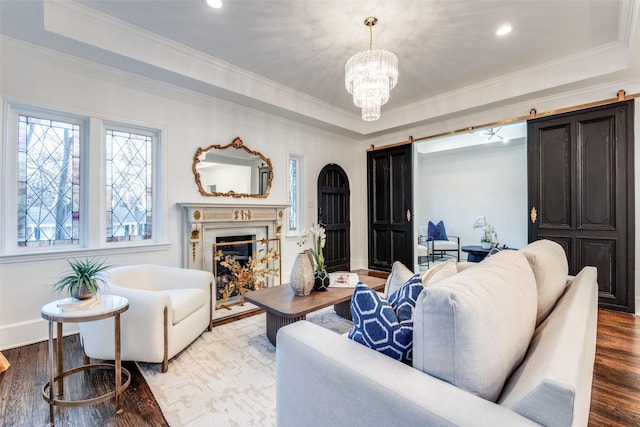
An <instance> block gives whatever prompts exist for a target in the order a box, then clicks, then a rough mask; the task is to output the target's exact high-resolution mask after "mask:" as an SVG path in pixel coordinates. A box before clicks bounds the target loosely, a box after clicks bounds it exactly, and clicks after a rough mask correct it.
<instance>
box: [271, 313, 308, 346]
mask: <svg viewBox="0 0 640 427" xmlns="http://www.w3.org/2000/svg"><path fill="white" fill-rule="evenodd" d="M306 318H307V316H306V315H304V314H303V315H302V316H300V317H280V316H278V315H276V314H273V313H269V312H267V338H269V342H270V343H271V344H273V345H276V335H277V334H278V330H279V329H280V328H282V327H283V326H287V325H290V324H292V323H295V322H297V321H299V320H305V319H306Z"/></svg>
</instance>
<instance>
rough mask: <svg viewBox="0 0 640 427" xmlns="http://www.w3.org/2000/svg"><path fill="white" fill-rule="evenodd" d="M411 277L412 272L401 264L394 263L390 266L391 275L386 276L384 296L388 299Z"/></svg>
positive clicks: (398, 262)
mask: <svg viewBox="0 0 640 427" xmlns="http://www.w3.org/2000/svg"><path fill="white" fill-rule="evenodd" d="M412 277H413V271H411V270H409V269H408V268H407V267H406V266H405V265H404V264H403V263H401V262H400V261H396V262H394V263H393V265H392V266H391V273H390V274H389V276H387V283H386V285H385V287H384V296H385V297H388V296H389V295H391V294H393V293H394V292H395V291H397V290H398V289H400V288H401V287H402V285H404V284H405V283H407V282H408V281H409V279H411V278H412Z"/></svg>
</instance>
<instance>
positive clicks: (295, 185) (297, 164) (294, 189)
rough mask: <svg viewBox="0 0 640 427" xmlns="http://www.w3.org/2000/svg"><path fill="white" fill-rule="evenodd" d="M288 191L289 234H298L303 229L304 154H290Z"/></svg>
mask: <svg viewBox="0 0 640 427" xmlns="http://www.w3.org/2000/svg"><path fill="white" fill-rule="evenodd" d="M288 166H289V167H288V173H289V176H288V181H287V182H288V193H289V226H288V230H289V234H291V235H296V234H299V233H300V232H301V231H302V228H304V225H303V217H302V215H303V212H304V209H303V208H302V207H303V201H302V166H303V165H302V156H298V155H293V154H290V155H289V164H288Z"/></svg>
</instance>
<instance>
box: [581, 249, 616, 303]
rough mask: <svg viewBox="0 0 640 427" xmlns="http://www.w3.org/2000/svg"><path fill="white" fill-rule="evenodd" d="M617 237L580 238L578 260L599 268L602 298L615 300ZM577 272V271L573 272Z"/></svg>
mask: <svg viewBox="0 0 640 427" xmlns="http://www.w3.org/2000/svg"><path fill="white" fill-rule="evenodd" d="M616 244H617V241H616V240H615V239H594V238H592V239H589V238H584V239H578V242H577V246H578V262H579V264H580V265H591V266H594V267H596V268H597V269H598V290H599V292H600V298H601V299H602V298H606V299H609V300H611V299H613V300H615V295H616V289H615V284H616V283H617V274H616V273H617V272H616V268H615V266H616V263H615V261H616V258H617V257H616ZM573 274H577V273H573Z"/></svg>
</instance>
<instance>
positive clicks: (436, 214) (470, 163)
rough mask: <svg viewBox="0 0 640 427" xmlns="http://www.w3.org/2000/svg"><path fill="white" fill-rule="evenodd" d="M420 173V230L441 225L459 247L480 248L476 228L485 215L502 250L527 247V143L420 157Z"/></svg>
mask: <svg viewBox="0 0 640 427" xmlns="http://www.w3.org/2000/svg"><path fill="white" fill-rule="evenodd" d="M451 138H453V139H455V137H451ZM426 143H428V142H426ZM422 144H424V143H422ZM416 167H417V169H418V170H417V179H416V182H415V192H414V194H415V215H416V223H417V225H426V224H427V222H428V221H433V222H434V223H436V222H437V221H440V220H443V221H444V224H445V227H446V231H447V234H451V235H454V236H458V237H460V244H461V245H479V244H480V236H481V234H482V231H481V230H478V229H474V228H473V227H472V224H473V223H474V221H475V220H476V218H477V217H478V216H481V215H485V216H486V218H487V221H488V222H489V223H491V224H492V225H493V226H494V227H495V229H496V233H498V239H499V242H500V244H506V245H508V246H509V247H512V248H520V247H522V246H525V245H526V244H527V215H528V214H527V148H526V142H525V140H523V139H520V140H517V141H510V142H508V143H503V142H497V143H492V144H484V145H476V146H473V147H466V148H459V149H453V150H446V151H439V152H436V153H429V154H417V161H416ZM461 256H462V257H464V256H465V254H464V253H461Z"/></svg>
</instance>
